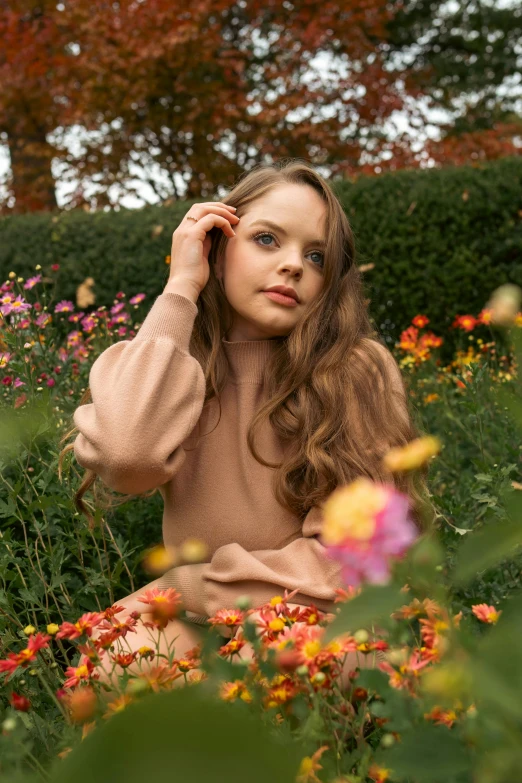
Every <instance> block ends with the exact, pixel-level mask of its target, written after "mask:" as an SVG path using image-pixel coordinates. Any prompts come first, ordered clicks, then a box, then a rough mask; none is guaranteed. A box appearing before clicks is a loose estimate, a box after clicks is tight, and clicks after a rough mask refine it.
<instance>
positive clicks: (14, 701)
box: [10, 691, 31, 712]
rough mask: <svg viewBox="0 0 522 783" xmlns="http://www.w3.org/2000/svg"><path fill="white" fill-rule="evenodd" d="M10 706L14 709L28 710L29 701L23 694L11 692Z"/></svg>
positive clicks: (29, 706)
mask: <svg viewBox="0 0 522 783" xmlns="http://www.w3.org/2000/svg"><path fill="white" fill-rule="evenodd" d="M10 703H11V707H14V709H15V710H19V711H20V712H28V711H29V710H30V709H31V702H30V701H29V699H26V698H25V696H19V695H18V693H15V692H14V691H13V693H12V694H11V700H10Z"/></svg>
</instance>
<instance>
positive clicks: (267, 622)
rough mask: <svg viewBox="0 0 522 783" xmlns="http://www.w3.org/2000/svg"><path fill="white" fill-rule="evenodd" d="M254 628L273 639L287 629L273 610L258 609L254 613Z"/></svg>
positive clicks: (282, 620)
mask: <svg viewBox="0 0 522 783" xmlns="http://www.w3.org/2000/svg"><path fill="white" fill-rule="evenodd" d="M254 616H255V618H256V627H257V628H258V629H259V630H260V631H261V632H262V633H263V634H264V635H267V636H269V637H270V638H273V635H274V634H278V633H280V632H281V631H284V629H285V628H286V627H287V626H286V623H285V621H284V619H283V618H282V617H280V616H279V615H278V614H277V613H276V612H275V611H274V610H273V609H260V610H259V611H258V612H255V615H254Z"/></svg>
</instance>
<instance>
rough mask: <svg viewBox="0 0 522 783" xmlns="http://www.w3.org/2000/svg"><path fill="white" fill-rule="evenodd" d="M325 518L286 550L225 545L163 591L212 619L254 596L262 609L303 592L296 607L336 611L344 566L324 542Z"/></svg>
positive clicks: (171, 577)
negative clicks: (273, 600)
mask: <svg viewBox="0 0 522 783" xmlns="http://www.w3.org/2000/svg"><path fill="white" fill-rule="evenodd" d="M321 526H322V513H321V510H320V508H319V507H317V506H314V507H313V508H312V509H311V510H310V511H309V512H308V514H307V516H306V517H305V519H304V521H303V527H302V537H300V538H297V539H296V540H295V541H292V542H291V543H290V544H287V546H285V547H282V548H281V549H259V550H255V551H252V552H248V551H247V550H246V549H244V548H243V547H242V546H240V544H237V543H231V544H225V545H224V546H222V547H220V548H219V549H217V550H216V552H215V553H214V555H213V557H212V559H211V561H210V563H196V564H193V563H190V564H188V565H182V566H177V567H176V568H172V569H171V570H170V571H167V572H166V573H165V574H164V575H163V577H161V579H160V580H159V582H158V587H160V588H165V587H175V588H176V589H177V590H178V591H179V592H180V593H181V596H182V599H183V604H184V606H185V608H186V609H187V610H189V611H190V612H193V613H195V614H197V615H207V616H209V617H211V616H212V615H214V614H215V613H216V612H217V611H218V609H232V608H233V607H234V605H235V601H236V599H237V598H238V597H239V596H240V595H249V596H250V598H251V601H252V606H253V607H254V608H257V607H259V606H261V605H262V604H264V603H266V602H267V601H270V599H271V598H273V596H275V595H281V594H282V593H283V592H284V590H285V589H287V590H288V591H289V592H290V591H292V590H295V589H296V588H298V589H299V592H298V593H296V594H295V596H294V597H293V598H292V602H293V603H296V604H304V605H306V606H308V605H310V604H312V603H313V604H315V605H316V606H317V608H318V609H321V610H322V611H329V612H331V611H333V606H334V604H333V602H334V599H335V597H336V594H335V589H336V588H337V587H342V586H343V582H342V579H341V568H342V567H341V565H340V564H339V563H338V562H337V561H335V560H333V559H332V558H329V557H328V555H327V554H326V548H325V547H324V546H323V545H322V544H321V543H320V541H319V533H320V531H321Z"/></svg>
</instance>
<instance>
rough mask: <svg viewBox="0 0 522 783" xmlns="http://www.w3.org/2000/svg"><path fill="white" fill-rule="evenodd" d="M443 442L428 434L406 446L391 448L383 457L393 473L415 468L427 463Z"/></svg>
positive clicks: (384, 462)
mask: <svg viewBox="0 0 522 783" xmlns="http://www.w3.org/2000/svg"><path fill="white" fill-rule="evenodd" d="M441 447H442V443H441V441H440V439H439V438H437V437H435V436H433V435H427V436H425V437H422V438H415V440H412V441H410V443H408V444H407V445H406V446H402V447H399V448H394V449H390V450H389V451H388V452H387V454H385V455H384V457H383V460H382V461H383V464H384V467H385V468H386V470H389V471H390V472H391V473H396V472H399V471H407V470H415V469H416V468H420V467H421V466H422V465H425V464H426V463H427V462H428V461H429V460H430V459H431V458H432V457H434V456H435V455H436V454H438V453H439V451H440V450H441Z"/></svg>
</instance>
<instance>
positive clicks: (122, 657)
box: [111, 652, 137, 669]
mask: <svg viewBox="0 0 522 783" xmlns="http://www.w3.org/2000/svg"><path fill="white" fill-rule="evenodd" d="M136 655H137V653H136V652H129V653H117V654H116V655H113V656H112V657H111V661H113V663H117V664H118V666H121V667H122V669H126V668H127V666H130V665H131V663H133V662H134V660H135V659H136Z"/></svg>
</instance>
